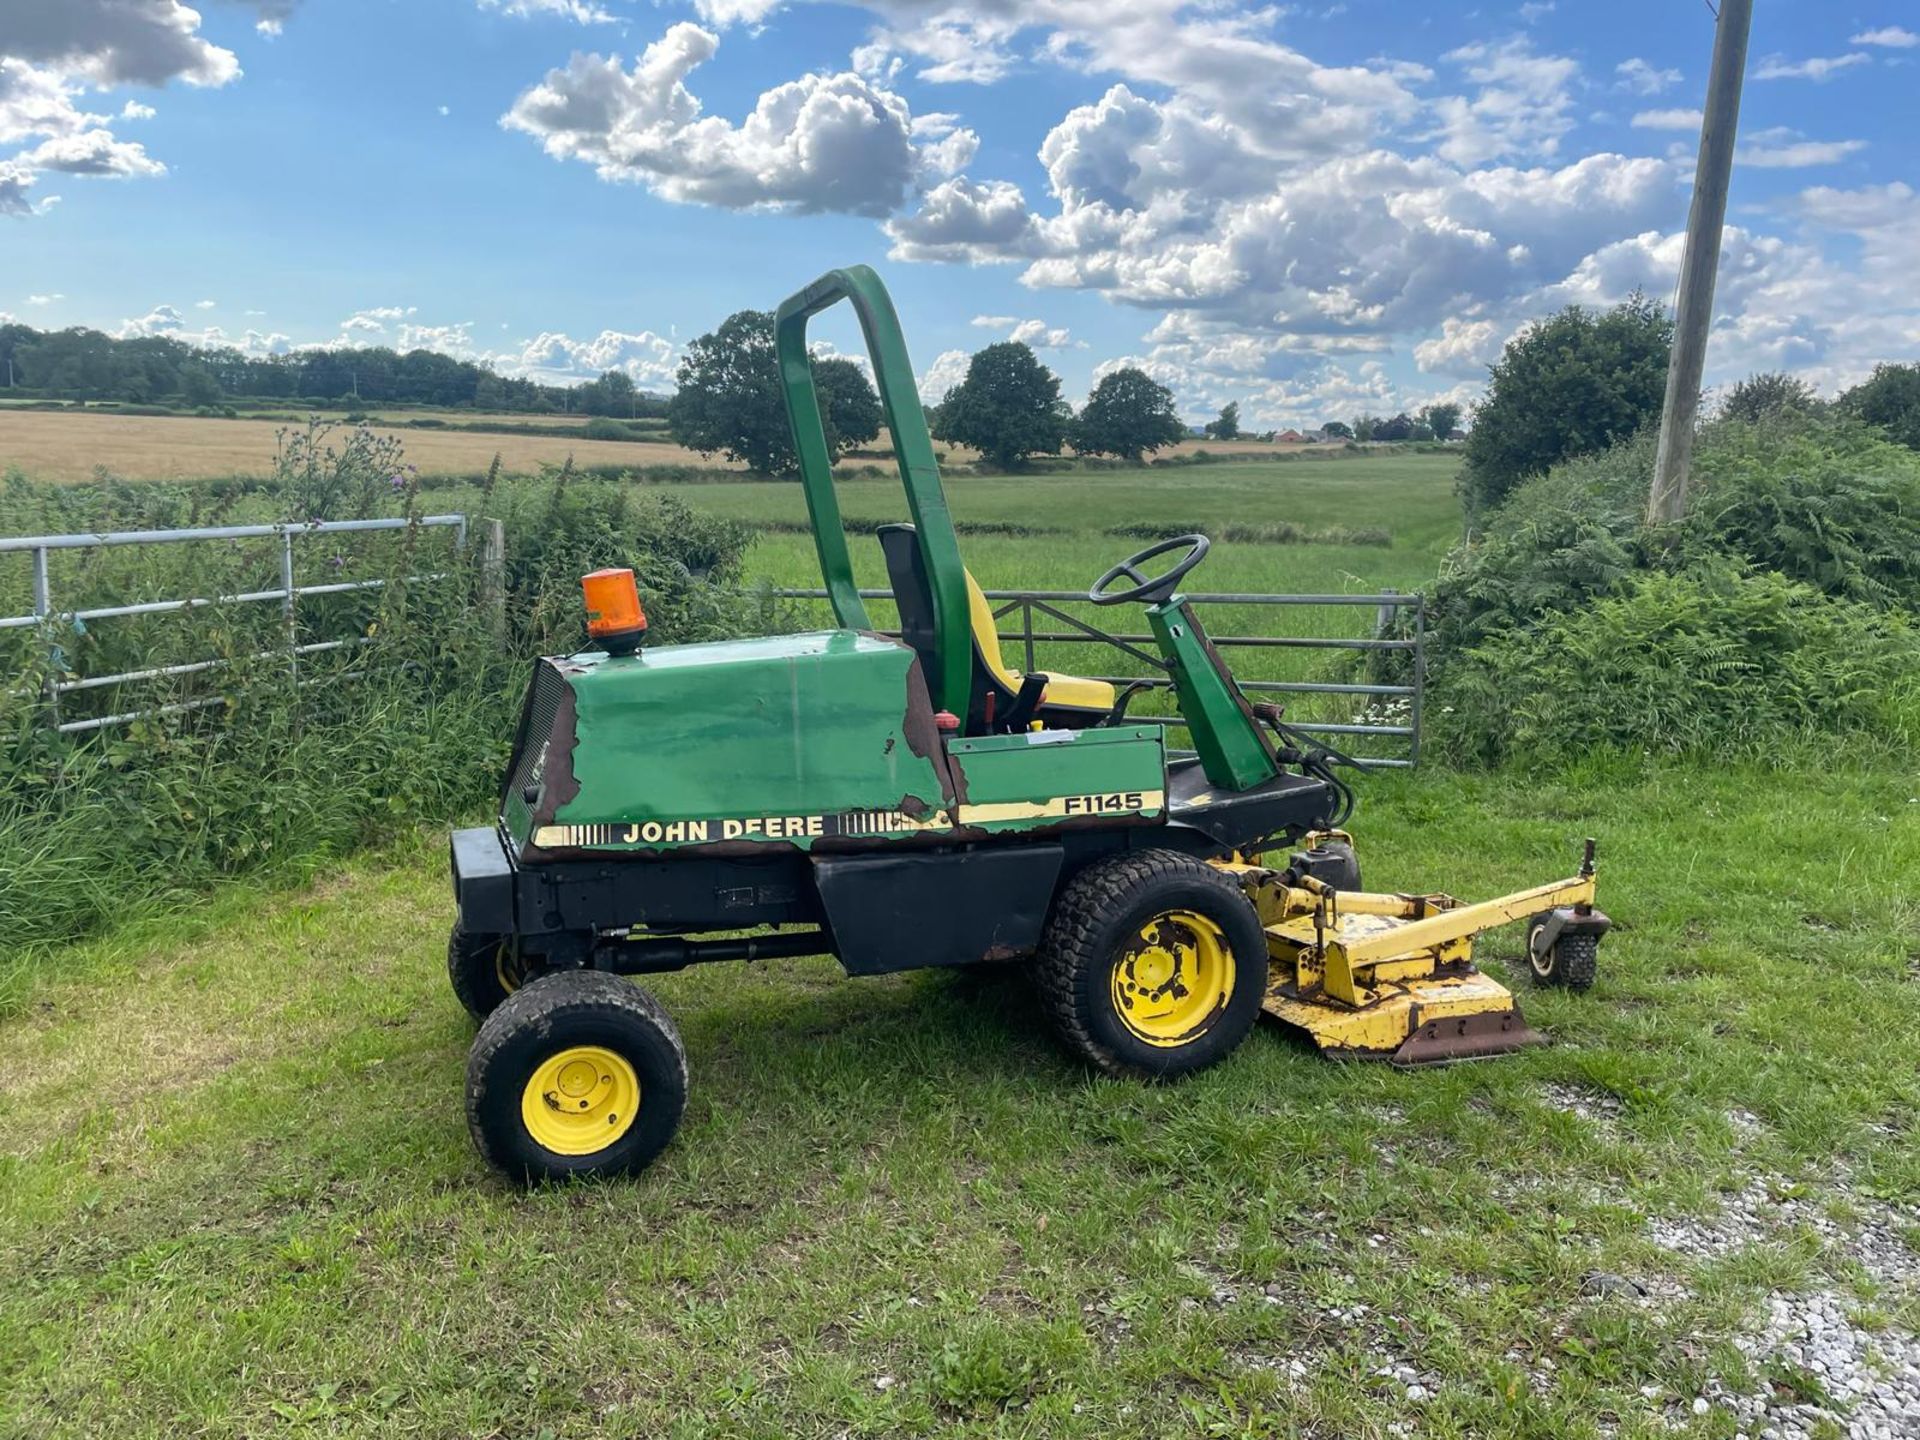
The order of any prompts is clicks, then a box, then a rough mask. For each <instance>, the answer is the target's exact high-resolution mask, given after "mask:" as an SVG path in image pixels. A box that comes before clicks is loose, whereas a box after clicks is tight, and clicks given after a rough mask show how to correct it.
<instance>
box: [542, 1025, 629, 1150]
mask: <svg viewBox="0 0 1920 1440" xmlns="http://www.w3.org/2000/svg"><path fill="white" fill-rule="evenodd" d="M639 1109H640V1077H639V1076H638V1075H637V1074H636V1073H635V1072H634V1068H633V1066H632V1065H631V1064H630V1063H628V1061H627V1060H626V1059H625V1058H624V1057H622V1056H620V1055H617V1054H615V1053H614V1052H613V1051H611V1050H608V1049H606V1048H604V1047H602V1046H599V1045H574V1046H571V1047H569V1048H567V1049H565V1050H561V1051H559V1052H557V1053H555V1054H553V1055H550V1056H549V1057H547V1059H546V1060H545V1061H543V1062H542V1063H541V1064H540V1065H539V1066H538V1067H536V1068H535V1070H534V1072H533V1074H532V1076H531V1077H530V1078H529V1079H528V1080H527V1084H526V1088H525V1090H524V1091H523V1092H522V1093H521V1097H520V1115H521V1119H522V1120H523V1121H525V1123H526V1127H527V1133H528V1134H530V1135H531V1136H532V1137H533V1138H534V1139H535V1140H536V1141H538V1142H539V1143H540V1144H541V1145H543V1146H545V1147H546V1148H547V1149H549V1150H551V1151H553V1152H554V1153H555V1154H557V1155H590V1154H592V1153H593V1152H594V1151H596V1150H604V1149H606V1148H607V1147H608V1146H609V1145H612V1144H613V1143H614V1142H615V1141H617V1140H618V1139H619V1138H620V1137H621V1136H622V1135H625V1134H626V1133H627V1131H629V1130H630V1129H632V1128H633V1122H634V1118H635V1116H636V1115H637V1114H638V1112H639Z"/></svg>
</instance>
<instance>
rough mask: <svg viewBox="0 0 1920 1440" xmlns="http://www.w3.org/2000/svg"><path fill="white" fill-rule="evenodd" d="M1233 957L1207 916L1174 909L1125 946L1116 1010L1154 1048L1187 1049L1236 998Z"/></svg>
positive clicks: (1116, 979)
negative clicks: (1172, 1047)
mask: <svg viewBox="0 0 1920 1440" xmlns="http://www.w3.org/2000/svg"><path fill="white" fill-rule="evenodd" d="M1233 976H1234V970H1233V952H1232V950H1231V949H1230V948H1229V946H1228V945H1227V938H1226V935H1225V933H1224V932H1223V931H1222V930H1221V929H1220V927H1219V926H1218V925H1216V924H1215V923H1214V922H1213V921H1211V920H1209V919H1208V918H1207V917H1206V916H1204V915H1200V914H1197V913H1196V912H1194V911H1191V910H1171V911H1168V912H1167V913H1165V914H1163V915H1157V916H1155V917H1154V918H1153V919H1151V920H1149V921H1147V923H1146V924H1144V925H1142V926H1141V927H1140V929H1139V930H1138V931H1136V932H1135V933H1134V934H1133V935H1132V936H1131V937H1130V938H1129V939H1128V940H1127V942H1126V943H1125V945H1124V946H1123V948H1122V949H1121V951H1120V954H1119V956H1118V957H1117V959H1116V961H1115V964H1114V968H1113V1006H1114V1010H1115V1012H1116V1013H1117V1014H1118V1015H1119V1017H1120V1020H1121V1023H1122V1024H1124V1025H1125V1026H1126V1027H1127V1029H1128V1030H1130V1031H1132V1032H1133V1034H1134V1035H1136V1036H1137V1037H1139V1038H1140V1039H1142V1040H1145V1041H1146V1042H1147V1043H1148V1044H1149V1045H1161V1046H1174V1045H1184V1044H1187V1043H1189V1042H1191V1041H1192V1040H1194V1039H1197V1038H1198V1037H1199V1036H1200V1035H1202V1034H1204V1033H1205V1032H1206V1030H1207V1028H1208V1026H1210V1025H1211V1024H1212V1023H1213V1019H1214V1017H1215V1016H1216V1015H1218V1014H1219V1013H1220V1011H1221V1010H1222V1009H1224V1008H1225V1006H1226V1004H1227V1001H1228V999H1229V998H1230V997H1231V996H1232V994H1233Z"/></svg>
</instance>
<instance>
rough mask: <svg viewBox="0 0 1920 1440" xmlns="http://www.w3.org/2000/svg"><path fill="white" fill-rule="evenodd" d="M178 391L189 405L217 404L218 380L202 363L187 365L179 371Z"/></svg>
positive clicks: (218, 399) (218, 393) (218, 396)
mask: <svg viewBox="0 0 1920 1440" xmlns="http://www.w3.org/2000/svg"><path fill="white" fill-rule="evenodd" d="M180 393H181V395H182V396H184V397H185V398H186V402H187V403H188V404H189V405H218V404H219V403H220V382H219V380H217V379H215V378H214V374H213V372H212V371H211V370H209V369H208V368H207V367H206V366H204V365H188V366H186V367H185V368H183V369H182V370H181V371H180Z"/></svg>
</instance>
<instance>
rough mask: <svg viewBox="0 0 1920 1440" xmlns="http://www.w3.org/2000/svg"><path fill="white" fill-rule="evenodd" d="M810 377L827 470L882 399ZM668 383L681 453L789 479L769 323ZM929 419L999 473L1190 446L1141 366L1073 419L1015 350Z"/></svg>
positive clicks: (839, 362)
mask: <svg viewBox="0 0 1920 1440" xmlns="http://www.w3.org/2000/svg"><path fill="white" fill-rule="evenodd" d="M813 374H814V383H815V385H816V386H817V387H818V389H819V392H820V397H821V416H822V419H823V421H824V423H825V428H826V431H827V442H828V446H829V448H830V450H831V452H832V455H833V458H834V459H836V460H838V459H840V458H841V457H842V456H844V455H845V454H847V453H848V452H849V451H851V450H853V449H855V448H857V447H859V446H861V445H864V444H867V443H869V442H871V441H873V440H875V439H877V438H878V437H879V434H880V426H881V423H882V418H883V417H882V415H881V410H880V401H879V397H878V396H876V395H875V394H874V391H873V386H872V385H871V383H869V381H868V380H867V377H866V374H865V372H864V371H862V370H861V369H860V367H859V366H858V365H856V364H855V363H854V362H852V361H850V360H847V359H844V358H842V357H839V356H830V357H816V358H815V359H814V361H813ZM675 381H676V385H677V389H676V391H675V394H674V397H673V399H672V400H671V401H670V402H668V406H667V419H668V424H669V427H670V429H671V431H672V433H673V437H674V439H675V440H677V441H678V442H679V443H680V444H682V445H685V446H686V447H688V448H689V449H691V450H697V451H698V452H700V453H701V454H702V455H715V454H721V455H725V456H727V457H728V458H729V459H732V460H735V461H738V462H739V463H741V464H743V465H746V466H749V467H750V468H752V469H754V470H758V471H761V472H763V473H765V474H769V475H791V474H794V473H795V472H796V470H797V468H798V463H797V461H796V459H795V456H794V452H793V445H792V442H791V440H790V439H789V437H788V434H787V422H786V411H785V408H784V405H783V402H782V399H781V390H780V370H779V363H778V360H777V358H776V356H775V353H774V327H773V316H772V315H771V314H770V313H768V312H766V311H764V310H742V311H740V312H739V313H737V314H734V315H730V316H728V317H727V319H726V321H725V322H724V323H723V324H722V325H721V326H720V327H719V328H718V329H717V330H714V331H712V332H711V333H709V334H706V335H702V336H701V337H700V338H699V339H697V340H695V341H694V342H693V343H692V344H691V345H689V346H688V347H687V352H686V356H685V358H684V359H683V360H682V361H681V364H680V368H679V371H678V373H677V374H676V376H675ZM925 413H926V420H927V428H928V429H929V430H930V431H931V432H932V434H933V437H934V439H936V440H944V441H946V442H948V443H949V444H954V445H965V446H968V447H969V448H971V449H974V450H978V451H979V452H980V453H981V454H982V455H983V456H985V457H986V458H987V459H988V460H989V461H991V462H992V463H993V464H995V465H998V466H1001V467H1002V468H1014V467H1017V466H1019V465H1021V464H1023V463H1025V462H1026V461H1027V460H1030V459H1031V458H1033V457H1034V456H1036V455H1058V454H1060V453H1061V452H1062V451H1063V450H1068V449H1071V450H1072V451H1074V452H1075V453H1076V454H1080V455H1112V456H1116V457H1118V458H1119V459H1122V460H1127V461H1131V462H1133V463H1135V464H1138V463H1139V462H1140V461H1142V460H1143V459H1145V458H1146V457H1147V456H1148V455H1150V454H1152V453H1153V452H1154V451H1156V450H1161V449H1164V448H1166V447H1167V446H1169V445H1175V444H1178V443H1179V442H1180V441H1181V440H1184V439H1186V438H1187V437H1188V434H1189V431H1188V427H1187V425H1186V423H1185V422H1184V421H1183V420H1181V418H1180V415H1179V411H1178V409H1177V408H1176V405H1175V402H1174V395H1173V391H1172V390H1170V389H1168V388H1167V387H1166V386H1165V385H1162V384H1161V383H1160V382H1159V381H1157V380H1155V379H1154V378H1153V377H1152V376H1151V375H1149V374H1147V373H1146V372H1145V371H1144V370H1142V369H1140V368H1139V367H1138V366H1135V365H1124V366H1121V367H1120V368H1118V369H1116V370H1112V371H1110V372H1108V373H1107V374H1106V375H1104V376H1102V377H1101V378H1100V381H1099V383H1098V384H1096V385H1095V386H1094V387H1093V393H1092V394H1090V395H1089V396H1088V397H1087V403H1086V404H1085V405H1083V406H1082V407H1081V408H1080V410H1079V411H1078V412H1076V411H1075V410H1074V409H1073V407H1072V406H1071V405H1069V404H1068V403H1067V402H1066V401H1065V400H1064V399H1062V398H1061V395H1060V378H1059V377H1058V376H1057V375H1055V374H1054V373H1053V372H1052V371H1051V370H1049V369H1048V368H1047V366H1046V365H1045V364H1044V363H1043V362H1042V361H1041V360H1040V357H1039V356H1037V355H1036V354H1034V352H1033V349H1032V347H1030V346H1028V345H1026V344H1023V343H1022V342H1020V341H1017V340H1005V341H1001V342H1000V343H998V344H994V345H989V346H987V347H986V348H985V349H984V350H980V351H977V352H976V353H975V354H974V355H973V356H972V358H971V359H970V360H969V361H968V363H967V373H966V376H965V378H964V379H962V380H961V382H960V383H959V384H958V385H955V386H953V387H952V388H950V389H949V390H948V391H947V392H946V393H945V394H944V395H942V396H941V397H940V399H939V401H938V402H937V403H936V404H933V405H930V406H927V407H925ZM1459 422H1460V407H1459V406H1458V405H1454V404H1451V403H1443V404H1435V405H1429V406H1428V407H1426V409H1424V410H1422V411H1421V412H1420V414H1419V415H1418V417H1410V416H1407V415H1396V416H1394V417H1392V418H1391V419H1380V418H1378V417H1376V416H1371V415H1360V416H1356V417H1355V418H1354V420H1353V423H1352V424H1350V425H1349V424H1347V423H1345V422H1342V421H1338V420H1331V421H1328V422H1327V423H1326V424H1325V425H1324V426H1322V427H1321V430H1320V433H1321V434H1323V435H1327V436H1331V437H1333V438H1338V439H1359V440H1431V439H1435V438H1438V439H1442V440H1445V439H1448V438H1450V437H1451V436H1453V435H1454V434H1456V433H1457V431H1458V428H1459ZM1203 433H1204V434H1205V436H1206V437H1207V438H1208V439H1211V440H1237V439H1240V438H1241V437H1242V435H1243V433H1244V432H1243V431H1242V430H1241V428H1240V406H1239V404H1238V402H1232V403H1229V404H1228V405H1226V406H1225V407H1223V408H1222V410H1221V411H1220V414H1219V417H1218V418H1217V419H1215V420H1213V421H1211V422H1209V423H1208V424H1207V426H1206V427H1205V429H1204V432H1203ZM1265 438H1268V439H1271V438H1272V435H1271V433H1269V434H1268V435H1267V436H1266V437H1265Z"/></svg>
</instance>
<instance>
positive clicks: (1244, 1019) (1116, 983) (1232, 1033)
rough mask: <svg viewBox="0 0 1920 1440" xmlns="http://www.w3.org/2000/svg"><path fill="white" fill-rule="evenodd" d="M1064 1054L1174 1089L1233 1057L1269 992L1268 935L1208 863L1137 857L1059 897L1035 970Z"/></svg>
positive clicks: (1100, 869) (1103, 867) (1088, 873)
mask: <svg viewBox="0 0 1920 1440" xmlns="http://www.w3.org/2000/svg"><path fill="white" fill-rule="evenodd" d="M1034 974H1035V979H1036V981H1037V984H1038V987H1039V991H1040V995H1041V999H1042V1002H1043V1003H1044V1005H1045V1006H1046V1010H1047V1015H1048V1018H1049V1019H1050V1020H1051V1021H1052V1022H1053V1026H1054V1029H1055V1030H1057V1031H1058V1032H1059V1034H1060V1037H1061V1039H1062V1040H1063V1041H1065V1042H1066V1045H1067V1048H1068V1049H1070V1050H1071V1051H1073V1053H1074V1054H1076V1055H1078V1056H1079V1057H1080V1058H1081V1059H1083V1060H1085V1061H1086V1062H1087V1063H1088V1064H1090V1065H1093V1066H1094V1067H1096V1068H1097V1069H1100V1070H1102V1071H1104V1072H1106V1073H1107V1074H1109V1075H1124V1076H1134V1077H1138V1078H1143V1079H1155V1080H1168V1079H1174V1078H1177V1077H1179V1076H1183V1075H1191V1074H1193V1073H1194V1072H1196V1071H1199V1070H1204V1069H1206V1068H1207V1067H1208V1066H1209V1065H1214V1064H1218V1063H1219V1062H1220V1061H1221V1060H1224V1059H1225V1058H1226V1057H1227V1056H1228V1055H1230V1054H1232V1053H1233V1051H1234V1049H1235V1048H1236V1047H1237V1046H1238V1045H1239V1044H1240V1042H1241V1041H1242V1040H1244V1039H1246V1037H1247V1032H1248V1031H1249V1030H1251V1029H1252V1028H1253V1022H1254V1020H1255V1019H1257V1018H1258V1016H1259V1014H1260V1002H1261V1000H1262V998H1263V997H1264V996H1265V994H1266V988H1267V946H1266V935H1265V933H1264V932H1263V931H1262V930H1261V928H1260V921H1259V918H1258V916H1257V915H1256V914H1255V913H1254V909H1253V906H1252V905H1251V904H1250V903H1249V902H1248V900H1247V898H1246V896H1245V895H1243V894H1242V893H1241V891H1240V888H1239V887H1238V886H1237V885H1235V884H1234V883H1233V882H1232V881H1231V880H1229V879H1228V878H1227V877H1226V876H1224V875H1222V874H1221V873H1220V872H1219V871H1218V870H1215V869H1214V868H1213V867H1212V866H1211V865H1207V864H1205V863H1204V862H1202V861H1199V860H1195V859H1193V858H1192V857H1191V856H1188V855H1182V854H1180V853H1178V852H1177V851H1171V850H1141V851H1135V852H1131V853H1129V854H1125V855H1117V856H1113V857H1111V858H1109V859H1106V860H1101V861H1098V862H1096V863H1095V864H1093V865H1090V866H1088V867H1087V868H1086V869H1085V870H1083V871H1081V872H1080V873H1079V874H1078V875H1076V876H1075V877H1074V878H1073V879H1072V880H1071V881H1069V882H1068V883H1067V885H1066V887H1065V888H1064V889H1063V890H1062V891H1061V892H1060V895H1059V897H1058V898H1057V899H1056V900H1055V902H1054V907H1053V913H1052V914H1051V915H1050V916H1049V917H1048V920H1047V928H1046V933H1045V934H1044V936H1043V937H1042V939H1041V944H1040V952H1039V955H1038V957H1037V958H1036V961H1035V966H1034Z"/></svg>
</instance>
